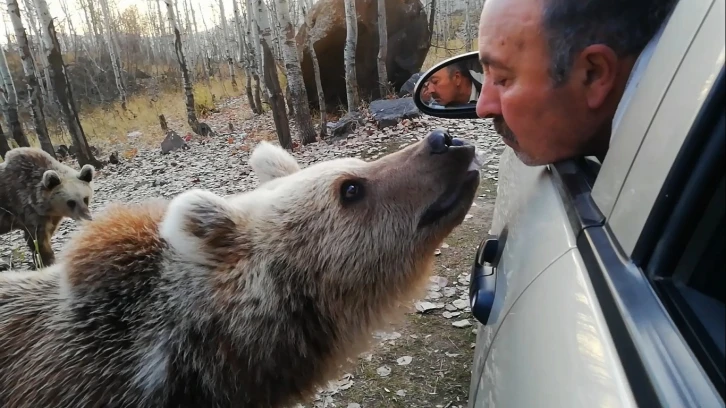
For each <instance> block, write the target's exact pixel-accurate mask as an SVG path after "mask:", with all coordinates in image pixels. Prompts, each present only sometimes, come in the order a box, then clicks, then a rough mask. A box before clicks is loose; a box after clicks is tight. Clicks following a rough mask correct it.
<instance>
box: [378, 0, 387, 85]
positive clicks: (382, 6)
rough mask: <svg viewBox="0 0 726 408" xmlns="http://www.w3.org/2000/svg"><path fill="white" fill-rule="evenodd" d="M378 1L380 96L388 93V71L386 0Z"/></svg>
mask: <svg viewBox="0 0 726 408" xmlns="http://www.w3.org/2000/svg"><path fill="white" fill-rule="evenodd" d="M377 3H378V88H379V89H380V91H381V98H385V97H386V95H387V94H388V89H389V86H388V72H387V70H386V59H387V56H388V29H387V27H386V0H377Z"/></svg>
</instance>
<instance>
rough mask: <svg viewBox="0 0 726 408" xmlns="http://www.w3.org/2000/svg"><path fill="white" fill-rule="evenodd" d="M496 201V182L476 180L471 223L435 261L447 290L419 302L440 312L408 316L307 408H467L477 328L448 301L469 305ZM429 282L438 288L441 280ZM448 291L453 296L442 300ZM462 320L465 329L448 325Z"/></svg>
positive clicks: (454, 234) (448, 241)
mask: <svg viewBox="0 0 726 408" xmlns="http://www.w3.org/2000/svg"><path fill="white" fill-rule="evenodd" d="M495 199H496V185H495V183H494V182H492V181H491V180H486V179H482V181H481V183H480V187H479V193H478V197H477V199H476V200H475V205H474V206H472V208H471V210H470V211H469V215H471V217H469V218H467V219H466V220H465V221H464V222H463V223H462V224H461V225H460V226H459V227H457V228H456V229H455V230H454V231H453V232H452V233H451V235H450V236H449V237H448V238H447V239H446V240H445V241H444V242H445V245H442V248H441V255H439V256H437V257H436V266H435V270H434V276H438V277H441V278H445V279H446V281H447V282H446V286H444V287H443V288H441V287H440V290H439V291H436V293H439V295H440V296H441V297H439V298H436V299H432V298H429V299H426V300H422V301H428V302H431V303H439V304H441V303H446V305H447V308H442V309H434V310H429V311H427V312H425V313H423V314H422V313H420V312H414V313H410V314H409V315H408V316H407V317H406V319H405V321H404V322H403V323H402V324H399V325H397V326H394V328H393V330H394V331H389V332H387V333H385V334H381V335H380V336H379V337H381V341H380V343H379V344H378V345H377V346H376V347H375V348H374V349H373V350H371V352H370V353H368V354H365V355H363V356H362V357H361V358H359V359H358V361H357V363H356V365H355V369H354V370H351V371H350V372H348V373H347V374H346V375H345V376H344V377H343V378H342V379H341V380H340V381H338V382H337V383H336V384H334V385H333V387H331V388H332V389H331V390H329V391H328V392H323V393H321V394H320V395H319V398H318V400H317V401H315V403H314V404H309V405H305V406H306V407H346V408H359V407H361V408H362V407H365V408H368V407H370V408H374V407H375V408H379V407H380V408H383V407H386V408H388V407H391V408H399V407H400V408H415V407H421V408H423V407H426V408H429V407H430V408H455V407H461V408H463V407H466V406H467V403H468V395H469V381H470V375H471V363H472V360H473V351H474V350H473V347H474V342H475V341H476V333H475V331H474V330H475V329H474V327H475V323H476V321H475V320H474V319H473V317H472V316H471V313H470V309H469V308H468V307H466V308H464V309H463V310H462V309H459V310H456V309H455V308H454V307H453V302H454V301H455V300H457V299H462V298H465V299H467V301H466V304H468V276H469V273H470V268H471V263H472V260H473V257H474V253H475V250H476V247H477V245H478V244H479V242H480V241H481V239H482V238H483V237H484V236H485V234H486V232H487V231H488V229H489V227H490V223H491V218H492V213H493V209H494V200H495ZM447 246H448V247H447ZM433 280H437V281H439V283H443V280H441V279H437V278H434V279H433ZM447 288H448V289H447ZM454 290H455V294H454V295H453V296H447V295H449V294H451V293H452V292H454ZM435 296H437V295H434V297H435ZM458 305H459V306H461V305H462V303H461V302H458ZM448 309H452V310H454V311H449V310H448ZM452 313H453V314H456V313H460V314H459V315H456V316H451V314H452ZM461 321H468V323H469V324H470V325H467V324H466V323H461V325H464V326H465V327H455V326H454V325H453V323H454V322H461Z"/></svg>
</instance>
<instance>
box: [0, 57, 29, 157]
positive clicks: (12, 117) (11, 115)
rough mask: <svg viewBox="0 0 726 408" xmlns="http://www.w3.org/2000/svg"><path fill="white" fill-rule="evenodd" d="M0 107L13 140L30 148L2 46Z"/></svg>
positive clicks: (0, 59)
mask: <svg viewBox="0 0 726 408" xmlns="http://www.w3.org/2000/svg"><path fill="white" fill-rule="evenodd" d="M0 79H1V81H0V106H1V107H2V110H3V114H4V115H5V121H6V122H7V124H8V127H9V128H10V133H11V134H12V136H13V140H15V143H17V144H18V146H20V147H30V142H28V138H27V137H26V136H25V133H23V127H22V126H21V125H20V118H19V117H18V94H17V93H16V92H15V83H14V82H13V77H12V76H10V69H9V68H8V61H7V60H6V59H5V50H4V49H3V48H2V46H0Z"/></svg>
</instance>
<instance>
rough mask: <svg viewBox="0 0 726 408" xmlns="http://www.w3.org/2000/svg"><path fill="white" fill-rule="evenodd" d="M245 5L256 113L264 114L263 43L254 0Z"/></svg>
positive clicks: (247, 1)
mask: <svg viewBox="0 0 726 408" xmlns="http://www.w3.org/2000/svg"><path fill="white" fill-rule="evenodd" d="M245 6H246V8H247V41H248V43H247V44H248V45H249V47H248V48H247V49H248V50H250V52H251V53H252V55H251V58H252V62H253V63H252V66H251V68H250V71H251V73H252V79H254V80H255V105H256V106H257V108H258V110H259V111H258V112H255V113H257V114H262V112H263V110H262V97H261V94H262V91H261V89H260V88H261V86H260V85H261V84H260V75H259V73H260V69H261V68H262V58H261V56H262V53H261V52H260V50H261V46H262V43H261V42H260V33H259V32H258V31H257V27H256V25H257V23H256V22H254V20H255V18H256V17H255V16H256V15H257V13H256V12H255V9H254V8H253V7H252V0H245ZM250 41H251V42H250ZM265 95H266V94H265Z"/></svg>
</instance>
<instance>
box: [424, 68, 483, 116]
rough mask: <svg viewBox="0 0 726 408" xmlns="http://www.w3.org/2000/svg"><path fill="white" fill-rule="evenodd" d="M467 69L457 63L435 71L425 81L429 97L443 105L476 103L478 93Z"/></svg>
mask: <svg viewBox="0 0 726 408" xmlns="http://www.w3.org/2000/svg"><path fill="white" fill-rule="evenodd" d="M467 71H468V70H467V68H466V67H465V66H462V64H457V63H454V64H450V65H447V66H444V67H442V68H441V69H439V70H438V71H436V72H435V73H434V74H433V75H431V77H430V78H429V80H428V81H427V82H428V87H427V91H428V92H429V93H430V95H431V99H433V101H435V102H436V104H438V105H442V106H445V107H449V106H456V105H465V104H468V103H476V100H477V98H478V96H479V93H478V91H477V89H476V87H475V86H474V83H473V81H472V76H471V73H469V72H467ZM423 96H424V95H423V91H422V97H423ZM424 101H425V99H424Z"/></svg>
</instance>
